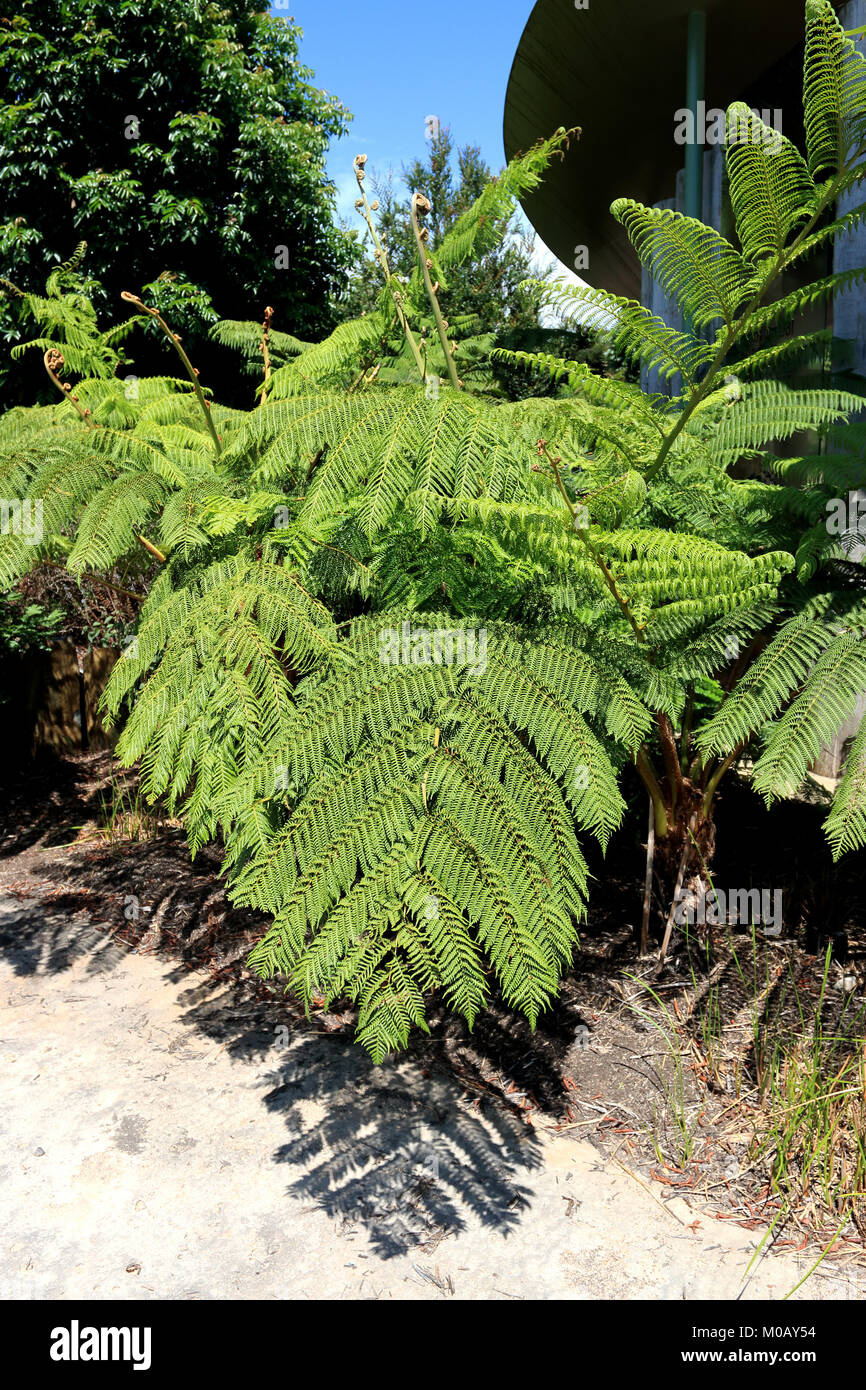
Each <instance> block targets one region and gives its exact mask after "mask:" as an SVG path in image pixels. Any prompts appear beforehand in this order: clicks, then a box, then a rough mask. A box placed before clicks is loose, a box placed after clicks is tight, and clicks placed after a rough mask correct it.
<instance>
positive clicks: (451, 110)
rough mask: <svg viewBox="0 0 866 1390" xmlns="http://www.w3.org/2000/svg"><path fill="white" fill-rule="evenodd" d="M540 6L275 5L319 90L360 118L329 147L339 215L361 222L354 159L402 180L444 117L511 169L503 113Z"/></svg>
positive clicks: (522, 2) (364, 0)
mask: <svg viewBox="0 0 866 1390" xmlns="http://www.w3.org/2000/svg"><path fill="white" fill-rule="evenodd" d="M532 6H533V0H437V3H436V4H435V5H432V4H429V3H419V4H415V3H412V0H290V3H285V4H279V3H276V0H271V10H272V12H273V13H274V14H277V15H283V16H286V17H287V16H288V15H289V14H292V15H293V16H294V19H295V21H296V23H298V24H299V25H300V26H301V28H302V29H303V31H304V37H303V40H302V41H301V49H300V58H301V61H302V62H303V63H305V64H307V66H309V67H311V68H313V70H314V72H315V75H316V85H317V86H319V87H324V88H325V89H326V90H327V91H329V92H333V93H334V94H335V95H336V96H337V97H339V99H340V100H341V101H342V103H343V105H344V106H347V107H348V108H349V110H350V111H352V112H353V113H354V116H355V119H354V121H353V123H352V130H351V134H350V136H349V137H348V139H346V140H342V141H340V142H339V143H335V144H333V145H332V147H331V153H330V157H329V161H328V167H329V172H330V174H331V177H332V178H333V180H334V182H335V183H336V185H337V188H338V190H339V194H340V198H339V206H340V213H341V215H342V216H343V217H344V218H346V219H347V220H348V221H349V223H350V225H353V224H354V218H355V213H354V209H353V203H354V201H355V198H356V197H357V189H356V187H355V181H354V177H353V175H352V158H353V156H354V155H355V154H361V153H363V154H366V155H367V156H368V157H369V160H370V164H371V165H373V167H374V168H375V169H376V171H377V172H381V173H385V172H387V169H388V168H389V167H392V168H393V169H394V172H395V174H397V175H399V172H400V168H401V165H404V164H409V163H410V162H411V161H412V159H414V158H416V157H419V158H420V157H423V154H424V151H425V120H426V118H427V116H430V115H435V116H438V117H439V119H440V120H441V122H442V124H443V125H449V126H450V127H451V131H452V134H453V136H454V140H455V143H457V144H458V145H465V144H474V145H480V146H481V149H482V152H483V154H484V157H485V159H486V160H487V162H488V164H490V165H491V167H492V168H493V169H494V170H498V169H499V168H500V167H501V165H502V164H503V163H504V162H505V153H504V150H503V147H502V111H503V106H504V103H505V89H506V85H507V83H508V74H509V72H510V70H511V63H512V60H513V58H514V54H515V51H516V49H517V44H518V42H519V40H520V35H521V34H522V32H523V29H524V26H525V24H526V21H527V19H528V18H529V15H530V13H531V11H532Z"/></svg>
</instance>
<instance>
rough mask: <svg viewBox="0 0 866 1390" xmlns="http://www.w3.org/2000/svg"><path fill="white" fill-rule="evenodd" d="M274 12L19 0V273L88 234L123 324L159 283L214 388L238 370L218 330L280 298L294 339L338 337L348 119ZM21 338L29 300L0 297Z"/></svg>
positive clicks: (146, 0)
mask: <svg viewBox="0 0 866 1390" xmlns="http://www.w3.org/2000/svg"><path fill="white" fill-rule="evenodd" d="M263 8H264V7H262V6H261V5H260V4H259V3H258V0H224V3H223V2H222V0H221V3H219V4H217V3H207V0H20V3H19V4H18V5H17V6H16V7H15V12H14V13H12V12H10V15H9V16H4V17H2V18H0V69H2V76H0V207H2V209H3V211H2V222H0V269H2V271H3V273H4V274H5V275H6V277H7V279H9V280H11V281H12V282H14V283H15V284H16V285H18V286H20V288H21V289H23V290H25V291H30V290H32V289H33V287H34V283H37V282H38V281H41V279H42V276H43V275H44V268H45V267H46V266H50V265H51V263H52V261H54V262H61V261H63V260H65V258H66V257H67V256H68V255H69V253H70V252H71V251H72V248H73V247H74V246H75V245H76V243H77V242H79V241H81V240H82V239H84V240H86V241H87V243H88V254H87V261H86V268H87V273H88V275H89V277H90V297H91V298H92V300H93V302H94V304H95V307H96V309H97V311H98V313H99V315H100V318H101V320H102V321H103V322H104V323H105V324H106V327H111V326H112V324H115V323H117V322H118V320H119V318H120V317H121V316H122V315H123V306H122V304H121V301H120V293H121V291H122V290H125V289H129V288H141V287H142V286H145V285H148V284H149V285H150V286H151V289H152V294H153V296H154V298H155V301H156V303H157V304H158V305H159V306H160V307H161V308H162V309H163V310H164V312H166V313H168V314H170V316H171V318H172V323H173V325H174V328H175V331H176V332H179V333H181V334H182V335H183V337H184V341H185V342H187V343H188V344H189V345H190V347H191V348H192V349H193V350H194V351H196V352H197V353H198V355H199V359H200V360H202V352H204V359H203V367H204V366H207V367H208V368H209V369H210V374H211V377H213V374H214V371H217V372H218V371H219V368H220V367H221V366H222V365H223V359H221V357H220V355H219V354H217V353H214V352H213V350H211V351H210V352H208V349H207V344H206V340H205V335H206V330H207V328H208V327H209V326H210V325H211V324H212V323H214V322H215V321H216V320H217V318H218V317H220V316H222V317H224V318H232V317H239V316H240V314H241V311H243V312H246V311H247V308H248V306H249V305H250V304H260V305H261V308H262V310H263V309H264V307H265V305H266V304H269V305H271V306H272V307H273V308H274V309H275V311H276V316H277V321H278V326H279V327H280V328H282V329H284V330H290V331H292V332H297V333H300V334H301V335H302V336H316V335H318V334H320V333H321V332H323V331H327V330H328V329H329V328H330V327H331V325H332V322H333V320H332V319H331V318H330V317H329V310H328V308H327V304H328V300H329V297H330V295H331V294H332V293H333V292H334V291H335V290H336V288H337V287H338V285H339V284H340V283H341V278H342V275H343V273H344V269H345V267H346V265H347V263H348V246H347V239H346V237H345V236H344V235H343V233H341V232H340V231H339V229H338V228H335V226H334V225H333V213H334V190H333V187H332V185H331V184H330V183H329V181H328V179H327V177H326V175H325V172H324V163H323V160H324V153H325V149H326V147H327V142H328V140H329V138H330V137H332V136H339V135H341V134H343V133H345V131H346V130H347V127H348V121H349V116H348V114H347V112H346V111H345V110H344V108H343V107H342V106H341V105H340V104H339V102H338V101H337V100H336V99H335V98H334V97H332V96H329V95H327V94H326V93H325V92H323V91H321V90H319V89H318V88H316V87H315V86H313V85H312V73H311V72H310V71H309V69H307V68H305V67H304V66H302V65H301V64H300V63H299V61H298V45H299V40H300V38H301V32H302V31H301V30H300V28H298V27H297V26H296V25H294V24H293V23H291V22H289V21H287V20H285V19H280V18H276V17H272V16H270V15H269V14H267V13H264V12H262V10H263ZM21 329H22V316H21V305H20V301H19V300H18V299H17V298H16V297H15V296H6V297H0V334H2V336H3V337H4V338H5V339H6V340H7V341H10V342H14V341H16V340H17V339H18V337H19V336H20V332H21ZM147 342H148V343H150V344H152V347H151V350H150V351H147V350H146V347H145V344H144V343H142V342H136V344H135V350H134V353H133V356H134V357H135V359H136V364H137V370H138V371H139V373H140V374H142V375H144V374H146V373H147V372H148V371H152V370H162V369H163V368H164V360H163V358H164V354H163V350H162V348H161V347H159V339H158V338H157V337H155V336H154V337H149V338H148V339H147ZM157 352H158V353H159V356H158V357H157V356H156V355H155V354H156V353H157ZM230 384H231V379H230V378H229V379H228V380H227V382H226V387H227V389H228V388H230ZM6 392H7V400H8V399H9V398H10V394H11V397H12V398H13V399H14V398H15V393H16V383H14V382H7V384H6ZM17 398H18V399H22V397H21V395H20V394H19V395H18V397H17Z"/></svg>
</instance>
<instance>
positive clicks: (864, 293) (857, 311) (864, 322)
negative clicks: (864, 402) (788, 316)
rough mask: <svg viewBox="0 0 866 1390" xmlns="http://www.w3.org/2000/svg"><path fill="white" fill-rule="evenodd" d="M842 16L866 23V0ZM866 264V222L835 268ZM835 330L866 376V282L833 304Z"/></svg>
mask: <svg viewBox="0 0 866 1390" xmlns="http://www.w3.org/2000/svg"><path fill="white" fill-rule="evenodd" d="M839 18H840V19H841V21H842V23H843V25H844V26H845V28H846V29H856V28H858V27H859V26H860V25H861V24H866V0H849V3H848V4H847V5H845V6H844V8H843V9H842V10H841V11H840V14H839ZM857 46H858V48H859V50H860V52H861V53H863V54H864V55H866V39H860V40H858V45H857ZM864 196H866V195H864V190H863V187H862V186H861V187H860V188H855V189H852V190H851V192H850V193H848V194H846V195H845V197H844V198H840V200H839V214H840V216H841V215H842V214H844V213H845V212H848V211H850V209H851V208H853V207H855V206H856V205H857V203H861V202H862V201H863V199H864ZM862 265H866V223H864V222H861V223H860V225H859V226H858V227H855V228H854V229H853V230H852V231H850V232H848V233H847V234H846V235H845V236H843V237H839V239H838V240H837V242H836V246H835V248H834V254H833V269H834V271H837V272H838V271H843V270H853V269H854V267H855V266H862ZM833 332H834V334H835V336H836V337H837V338H845V339H847V340H848V341H849V342H851V343H852V344H853V360H852V362H851V366H852V368H853V370H854V371H855V372H860V373H861V374H862V375H863V376H866V285H864V284H859V285H857V286H855V288H854V289H852V290H848V291H846V292H845V293H844V294H841V295H837V297H836V299H835V302H834V304H833Z"/></svg>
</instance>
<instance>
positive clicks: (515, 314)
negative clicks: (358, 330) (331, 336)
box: [339, 118, 539, 333]
mask: <svg viewBox="0 0 866 1390" xmlns="http://www.w3.org/2000/svg"><path fill="white" fill-rule="evenodd" d="M432 119H433V118H431V120H432ZM369 178H370V182H371V184H372V188H373V193H374V195H375V203H376V206H375V207H374V209H373V210H374V212H375V213H376V225H377V228H378V233H379V237H380V240H381V242H382V245H383V246H384V249H385V252H386V254H387V256H388V260H389V262H390V264H391V269H392V271H393V273H394V274H395V275H396V276H398V277H403V278H407V277H409V276H410V275H411V274H412V272H413V270H414V269H415V266H416V264H417V252H416V247H415V237H414V234H413V232H412V221H411V217H410V214H409V210H408V204H407V202H406V199H405V196H401V195H400V194H399V193H398V192H396V191H395V188H394V176H393V172H391V171H389V173H388V174H387V175H386V176H382V175H377V174H376V173H375V172H372V171H371V173H370V175H369ZM401 182H402V183H403V184H404V185H405V187H406V188H407V189H408V191H409V194H410V196H411V195H412V194H413V193H423V194H424V195H425V196H426V197H427V198H428V199H429V201H430V204H431V209H430V214H429V217H428V219H427V225H428V228H429V231H430V237H431V241H432V244H433V245H434V246H437V245H438V244H439V243H440V242H441V241H442V240H443V239H444V238H445V236H446V235H447V234H448V232H449V231H450V230H451V229H452V228H453V227H454V226H455V225H456V223H457V222H458V221H459V219H460V218H461V217H463V216H464V215H465V214H466V213H467V212H468V211H469V209H470V208H471V207H473V205H474V204H475V202H476V200H477V199H478V198H479V197H480V196H481V194H482V193H483V191H484V189H485V188H487V187H489V186H490V185H491V184H494V183H495V182H496V177H495V175H494V174H493V173H492V171H491V169H490V166H489V165H488V164H487V163H486V161H485V160H484V159H483V157H482V154H481V150H480V149H479V147H478V146H477V145H463V146H462V147H460V148H459V149H458V150H456V151H455V148H454V142H453V138H452V135H451V131H450V129H449V128H448V127H447V126H439V125H438V124H437V125H434V126H432V127H431V130H430V138H429V142H428V149H427V155H426V158H425V159H424V160H420V159H415V160H413V162H412V164H411V165H410V166H409V167H408V169H405V170H404V171H403V174H402V176H401ZM491 231H492V233H493V235H492V236H491V238H490V246H489V249H488V250H487V251H486V252H485V254H484V255H482V256H478V257H475V258H473V260H472V261H471V263H470V262H465V263H464V264H462V265H459V266H455V267H454V268H453V269H452V272H451V274H450V276H449V279H448V288H447V291H443V294H442V305H443V309H444V311H445V313H446V314H447V315H448V317H449V318H450V319H455V318H457V317H458V316H460V315H471V316H472V318H473V319H474V320H475V331H476V332H478V333H493V332H495V331H496V330H498V329H506V328H507V329H512V330H513V329H533V328H537V327H538V312H539V304H538V296H537V295H535V294H532V293H531V292H527V290H526V289H525V288H524V287H523V286H524V283H525V282H526V280H527V279H528V277H529V276H530V275H532V274H533V269H534V261H535V256H534V252H533V242H534V238H533V236H532V234H531V233H527V231H526V230H525V229H524V228H522V227H521V224H520V221H519V217H518V215H517V214H516V213H515V211H514V209H513V208H506V209H505V210H504V211H500V210H496V211H495V212H494V214H493V218H492V225H491ZM378 281H379V274H378V265H377V262H376V257H375V256H374V255H373V254H372V253H371V252H370V250H369V239H367V241H366V254H364V251H362V250H359V254H358V258H357V263H356V267H355V270H354V273H353V275H352V277H351V280H350V283H349V287H348V291H347V292H346V294H345V295H344V296H343V297H342V298H341V300H340V305H339V307H340V312H341V315H342V316H343V317H344V318H357V317H359V316H360V314H362V313H364V312H367V311H369V310H370V309H371V308H373V307H374V304H375V300H376V295H377V286H378Z"/></svg>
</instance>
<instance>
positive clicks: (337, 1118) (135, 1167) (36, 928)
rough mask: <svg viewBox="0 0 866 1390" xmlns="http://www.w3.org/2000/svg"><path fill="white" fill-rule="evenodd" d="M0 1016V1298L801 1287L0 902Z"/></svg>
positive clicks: (561, 1294)
mask: <svg viewBox="0 0 866 1390" xmlns="http://www.w3.org/2000/svg"><path fill="white" fill-rule="evenodd" d="M46 908H47V909H48V910H46ZM0 999H2V1005H3V1011H2V1016H0V1034H2V1036H0V1061H2V1068H0V1125H2V1132H3V1134H4V1146H3V1155H2V1166H0V1179H2V1183H0V1193H2V1197H0V1230H2V1249H0V1293H2V1295H3V1296H4V1297H12V1298H16V1297H17V1298H67V1299H72V1298H76V1299H77V1298H84V1299H88V1298H131V1299H140V1298H157V1299H201V1298H205V1299H208V1298H211V1299H228V1298H241V1299H243V1298H259V1297H265V1298H275V1299H284V1298H329V1299H345V1298H352V1299H367V1298H399V1299H431V1298H432V1299H439V1298H448V1297H457V1298H464V1299H509V1298H514V1299H521V1298H522V1299H527V1298H529V1299H637V1298H647V1297H649V1298H655V1299H677V1300H681V1299H701V1298H711V1299H731V1298H736V1297H737V1296H738V1295H739V1296H742V1297H743V1298H744V1299H754V1298H772V1299H781V1298H783V1297H784V1295H785V1294H787V1293H788V1291H789V1290H790V1289H791V1288H793V1286H794V1285H795V1284H796V1283H797V1282H798V1280H799V1279H801V1278H802V1276H803V1274H804V1273H805V1272H806V1269H807V1268H808V1264H807V1263H805V1262H804V1260H803V1258H802V1257H798V1256H796V1255H794V1254H792V1253H790V1252H786V1253H785V1254H781V1253H780V1254H778V1255H772V1254H771V1255H770V1256H768V1257H766V1258H762V1259H761V1260H760V1261H759V1262H758V1264H757V1267H756V1269H755V1270H753V1271H752V1273H751V1275H749V1276H746V1270H747V1266H748V1265H749V1262H750V1260H751V1258H752V1255H753V1253H754V1249H755V1245H756V1243H757V1240H758V1239H759V1238H760V1234H761V1233H760V1232H759V1233H757V1235H756V1234H755V1233H749V1232H746V1231H744V1230H742V1229H739V1228H738V1227H736V1226H735V1224H734V1223H732V1222H722V1221H714V1220H712V1219H710V1218H706V1217H705V1218H702V1219H701V1221H700V1224H699V1225H698V1226H697V1227H696V1228H695V1229H692V1228H691V1227H690V1226H689V1224H688V1223H689V1222H692V1221H693V1220H694V1218H695V1213H694V1212H692V1211H691V1210H690V1209H689V1208H688V1207H687V1206H686V1204H685V1203H684V1202H683V1201H682V1200H681V1199H679V1198H675V1199H673V1200H672V1201H671V1202H669V1203H665V1202H664V1201H663V1198H664V1196H665V1193H664V1189H663V1188H661V1187H655V1188H654V1190H653V1191H650V1190H649V1188H648V1187H646V1186H642V1185H641V1183H639V1182H638V1181H637V1180H636V1179H635V1178H634V1177H632V1176H631V1175H630V1174H628V1173H627V1172H626V1171H624V1170H623V1169H622V1168H621V1167H619V1166H618V1165H617V1164H616V1163H615V1162H610V1161H604V1160H602V1159H601V1157H600V1155H599V1153H598V1151H597V1150H596V1149H595V1148H594V1147H593V1146H592V1145H591V1144H589V1143H588V1142H585V1141H581V1140H580V1139H575V1138H573V1137H571V1136H565V1135H554V1134H549V1133H539V1131H538V1130H537V1129H535V1128H530V1127H529V1126H527V1125H524V1124H521V1123H519V1122H518V1121H516V1120H513V1119H510V1118H509V1117H507V1116H504V1115H503V1114H502V1113H501V1111H497V1110H495V1109H494V1108H493V1107H492V1106H491V1107H489V1108H488V1107H487V1103H486V1102H485V1105H484V1107H483V1108H474V1107H473V1105H472V1104H471V1100H470V1099H469V1098H468V1097H466V1096H464V1095H463V1094H462V1093H461V1090H460V1088H459V1085H458V1083H457V1082H456V1081H454V1080H453V1079H450V1078H447V1077H438V1076H436V1075H433V1074H430V1073H426V1074H425V1072H424V1071H422V1070H421V1069H420V1068H419V1066H418V1064H417V1062H412V1061H407V1060H405V1059H404V1060H402V1061H401V1060H398V1061H395V1062H392V1063H389V1064H386V1065H385V1066H383V1067H380V1068H375V1067H373V1066H372V1064H371V1063H370V1062H369V1060H368V1059H367V1058H366V1056H365V1055H364V1054H363V1053H362V1052H361V1051H360V1049H358V1048H357V1047H354V1046H352V1045H350V1044H347V1042H346V1041H345V1040H344V1039H342V1038H336V1037H334V1038H332V1037H328V1036H322V1035H311V1034H304V1035H301V1036H299V1035H297V1034H295V1036H294V1037H292V1036H291V1034H290V1033H289V1032H288V1030H286V1035H285V1037H284V1036H283V1035H282V1034H280V1033H279V1031H276V1032H275V1029H274V1013H273V1011H271V1012H270V1013H268V1014H264V1013H263V1012H262V1010H261V1006H257V1005H254V1004H249V1005H247V1004H245V1003H244V1002H243V1000H239V999H238V997H237V995H236V994H232V993H229V992H228V991H226V990H225V989H223V991H222V992H220V990H219V987H217V986H216V985H214V984H213V982H212V981H211V980H210V979H209V977H208V976H207V975H205V974H203V973H202V974H199V973H196V972H190V971H188V970H187V969H185V968H183V967H182V966H175V965H173V964H172V963H171V962H166V961H165V960H164V959H162V958H159V957H155V956H150V955H138V954H134V953H131V952H130V951H129V950H128V949H126V948H124V947H123V946H121V945H120V944H119V943H118V942H117V941H115V940H114V939H113V938H112V937H111V935H110V934H109V932H108V930H107V924H101V925H100V924H98V923H97V924H93V923H90V922H89V920H88V919H87V917H86V916H85V915H83V914H80V915H78V916H76V917H69V916H68V915H64V914H62V913H54V914H52V912H51V911H50V907H49V906H48V905H45V906H43V905H40V904H38V903H36V902H28V901H23V902H22V901H18V900H13V899H9V898H6V899H0ZM572 1133H573V1134H574V1133H576V1134H579V1133H580V1131H579V1130H577V1131H573V1132H572ZM811 1262H812V1261H811V1260H810V1263H811ZM862 1294H863V1290H862V1288H861V1289H860V1290H857V1289H856V1288H854V1287H853V1286H852V1285H851V1284H849V1283H848V1282H847V1281H846V1278H845V1276H844V1274H842V1273H840V1272H838V1271H836V1272H833V1271H829V1272H825V1267H824V1266H822V1269H821V1271H819V1273H818V1274H817V1275H815V1276H814V1277H813V1278H811V1279H810V1280H809V1281H808V1283H807V1284H806V1285H805V1286H804V1288H803V1289H801V1290H800V1291H799V1293H798V1294H796V1295H795V1297H796V1298H812V1299H814V1298H836V1299H838V1298H854V1297H862Z"/></svg>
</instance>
